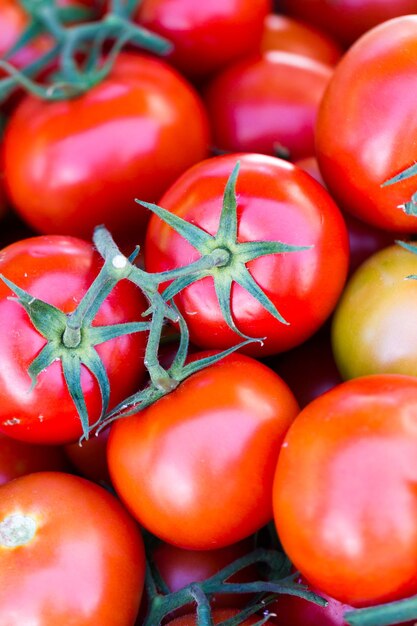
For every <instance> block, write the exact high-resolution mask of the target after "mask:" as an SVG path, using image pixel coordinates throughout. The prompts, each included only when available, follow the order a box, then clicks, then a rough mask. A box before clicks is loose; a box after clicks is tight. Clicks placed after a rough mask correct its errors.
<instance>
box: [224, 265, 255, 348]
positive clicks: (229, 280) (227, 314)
mask: <svg viewBox="0 0 417 626" xmlns="http://www.w3.org/2000/svg"><path fill="white" fill-rule="evenodd" d="M234 281H236V274H235V275H234V276H231V275H230V274H229V273H228V272H224V273H221V272H220V273H219V275H218V276H217V277H216V279H215V280H214V289H215V291H216V296H217V300H218V302H219V306H220V310H221V312H222V315H223V319H224V321H225V322H226V324H227V325H228V326H229V328H231V329H232V330H233V331H234V332H235V333H236V334H237V335H240V336H241V337H243V338H244V339H251V337H248V335H245V334H244V333H242V332H241V331H240V330H239V329H238V327H237V326H236V324H235V321H234V319H233V315H232V309H231V303H232V284H233V282H234ZM257 339H260V338H257Z"/></svg>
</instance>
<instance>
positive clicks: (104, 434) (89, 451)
mask: <svg viewBox="0 0 417 626" xmlns="http://www.w3.org/2000/svg"><path fill="white" fill-rule="evenodd" d="M108 437H109V431H108V429H105V430H102V431H100V433H99V434H98V435H94V436H93V437H90V439H88V441H83V442H82V444H79V443H78V441H76V442H74V443H69V444H67V445H66V446H64V451H65V454H66V456H67V457H68V459H69V460H70V461H71V464H72V465H73V466H74V468H75V469H76V470H77V472H79V473H80V474H81V476H84V477H85V478H88V479H89V480H93V481H94V482H97V483H102V484H104V485H110V484H111V480H110V476H109V471H108V468H107V456H106V448H107V439H108Z"/></svg>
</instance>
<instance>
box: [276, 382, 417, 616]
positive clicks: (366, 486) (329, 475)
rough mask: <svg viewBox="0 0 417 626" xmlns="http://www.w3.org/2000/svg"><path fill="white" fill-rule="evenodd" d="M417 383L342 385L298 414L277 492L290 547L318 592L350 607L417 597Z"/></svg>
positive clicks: (282, 532) (281, 530)
mask: <svg viewBox="0 0 417 626" xmlns="http://www.w3.org/2000/svg"><path fill="white" fill-rule="evenodd" d="M416 413H417V379H416V378H415V377H413V376H401V375H395V374H380V375H375V376H365V377H361V378H356V379H354V380H350V381H348V382H345V383H342V384H341V385H338V386H337V387H335V388H333V389H331V390H330V391H328V392H327V393H325V394H324V395H322V396H320V397H319V398H316V399H315V400H313V402H311V403H310V404H309V405H308V406H307V407H305V408H304V409H303V410H302V411H301V413H300V414H299V415H298V417H297V418H296V420H295V421H294V422H293V424H292V426H291V427H290V429H289V431H288V433H287V436H286V437H285V440H284V442H283V444H282V449H281V453H280V456H279V459H278V464H277V470H276V475H275V479H274V485H273V502H274V517H275V523H276V527H277V531H278V534H279V537H280V539H281V542H282V545H283V549H284V550H285V552H286V553H287V554H288V556H289V558H290V559H291V561H292V562H293V564H294V566H295V567H296V568H297V569H298V570H299V571H300V572H301V574H303V576H305V578H306V579H307V580H309V581H310V583H311V585H312V586H313V587H314V588H316V589H319V590H322V591H323V592H324V593H327V594H328V595H330V596H332V597H334V598H335V599H337V600H339V601H340V602H344V603H346V604H351V605H352V606H366V605H372V604H379V603H383V602H387V601H390V600H395V599H399V598H403V597H406V596H409V595H412V594H415V593H416V592H417V522H416V520H417V495H416V493H417V492H416V489H415V484H416V481H417V430H416V428H415V421H414V416H415V415H416Z"/></svg>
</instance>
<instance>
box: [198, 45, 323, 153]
mask: <svg viewBox="0 0 417 626" xmlns="http://www.w3.org/2000/svg"><path fill="white" fill-rule="evenodd" d="M332 73H333V69H332V68H331V67H330V66H329V65H327V64H325V63H322V62H321V61H317V60H315V59H312V58H309V57H307V56H304V55H302V54H296V53H293V52H287V51H281V50H271V51H268V52H264V53H263V54H262V55H259V56H255V57H251V58H248V59H245V60H243V61H240V62H239V63H236V64H234V65H231V66H229V67H228V68H226V69H225V70H224V71H223V72H221V73H220V74H217V75H216V76H215V77H214V79H213V80H212V81H211V82H210V83H209V84H208V87H207V88H206V89H205V90H204V100H205V103H206V106H207V110H208V113H209V117H210V121H211V125H212V128H213V141H214V145H215V146H216V148H218V149H220V150H225V151H228V152H239V151H242V152H260V153H262V154H270V155H275V154H279V150H285V152H286V153H288V156H289V158H290V159H293V160H294V159H299V158H302V157H305V156H310V155H313V154H314V153H315V146H314V126H315V123H316V118H317V110H318V107H319V104H320V102H321V99H322V97H323V93H324V90H325V88H326V86H327V84H328V82H329V80H330V78H331V76H332Z"/></svg>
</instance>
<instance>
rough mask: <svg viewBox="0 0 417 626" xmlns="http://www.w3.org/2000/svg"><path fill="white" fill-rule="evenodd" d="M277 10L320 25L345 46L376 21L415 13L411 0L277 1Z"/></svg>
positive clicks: (412, 0) (376, 22)
mask: <svg viewBox="0 0 417 626" xmlns="http://www.w3.org/2000/svg"><path fill="white" fill-rule="evenodd" d="M279 11H282V12H283V13H286V14H288V15H292V16H293V17H296V18H298V19H300V20H304V21H306V22H308V23H309V24H312V25H314V26H316V27H318V28H321V29H323V30H325V31H327V32H328V33H329V34H331V35H332V36H333V37H335V38H336V39H337V40H338V41H340V43H341V44H343V45H345V46H349V45H351V44H352V43H353V42H354V41H355V40H356V39H358V37H360V36H361V35H363V34H364V33H365V32H366V31H368V30H370V29H371V28H373V27H374V26H377V24H380V23H382V22H385V21H387V20H389V19H391V18H394V17H398V16H399V15H407V14H408V13H415V12H416V3H415V0H360V1H358V0H337V2H329V0H280V2H279Z"/></svg>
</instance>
